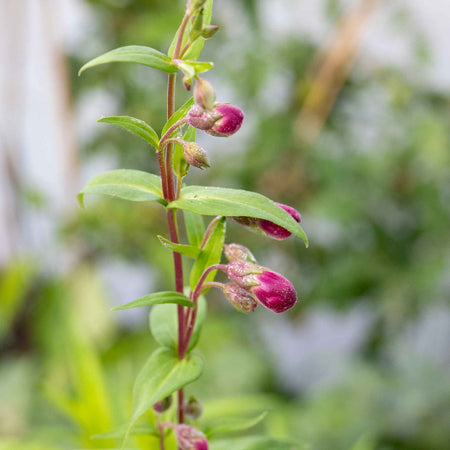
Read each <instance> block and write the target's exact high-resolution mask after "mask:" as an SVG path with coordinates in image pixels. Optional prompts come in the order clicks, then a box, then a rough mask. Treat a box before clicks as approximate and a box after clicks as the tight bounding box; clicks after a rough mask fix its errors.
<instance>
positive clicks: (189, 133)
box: [183, 125, 197, 142]
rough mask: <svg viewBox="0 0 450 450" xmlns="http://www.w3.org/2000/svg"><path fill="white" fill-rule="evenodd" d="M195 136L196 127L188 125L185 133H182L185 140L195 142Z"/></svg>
mask: <svg viewBox="0 0 450 450" xmlns="http://www.w3.org/2000/svg"><path fill="white" fill-rule="evenodd" d="M196 136H197V128H194V127H191V126H190V125H189V126H188V128H187V130H186V133H184V136H183V140H185V141H186V142H195V137H196Z"/></svg>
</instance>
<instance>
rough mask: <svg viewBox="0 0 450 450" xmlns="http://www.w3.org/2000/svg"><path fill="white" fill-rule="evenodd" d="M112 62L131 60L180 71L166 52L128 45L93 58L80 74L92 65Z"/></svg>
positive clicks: (169, 70)
mask: <svg viewBox="0 0 450 450" xmlns="http://www.w3.org/2000/svg"><path fill="white" fill-rule="evenodd" d="M112 62H131V63H136V64H143V65H144V66H149V67H153V68H154V69H158V70H162V71H163V72H167V73H177V72H178V68H177V67H176V66H175V65H173V64H172V63H171V60H170V58H169V57H168V56H167V55H165V54H164V53H161V52H159V51H158V50H155V49H154V48H151V47H144V46H141V45H130V46H128V47H120V48H116V49H115V50H111V51H110V52H107V53H104V54H103V55H101V56H98V57H97V58H94V59H92V60H91V61H89V62H88V63H86V64H85V65H84V66H83V67H82V68H81V69H80V71H79V72H78V75H81V73H82V72H84V71H85V70H86V69H89V68H91V67H95V66H99V65H100V64H108V63H112Z"/></svg>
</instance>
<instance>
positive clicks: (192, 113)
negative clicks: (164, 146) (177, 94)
mask: <svg viewBox="0 0 450 450" xmlns="http://www.w3.org/2000/svg"><path fill="white" fill-rule="evenodd" d="M219 117H220V116H219ZM217 119H218V117H216V116H214V115H213V114H212V113H210V112H208V111H205V110H204V109H203V108H202V107H201V106H199V105H194V106H193V107H192V108H191V109H190V110H189V112H188V115H187V122H188V124H189V125H191V126H193V127H194V128H198V129H199V130H209V129H210V128H211V127H212V126H213V125H214V123H215V122H216V120H217Z"/></svg>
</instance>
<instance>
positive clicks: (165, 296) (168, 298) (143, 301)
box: [111, 291, 194, 311]
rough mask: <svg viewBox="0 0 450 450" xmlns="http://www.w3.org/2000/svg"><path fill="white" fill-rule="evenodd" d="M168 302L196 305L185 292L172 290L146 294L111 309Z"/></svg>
mask: <svg viewBox="0 0 450 450" xmlns="http://www.w3.org/2000/svg"><path fill="white" fill-rule="evenodd" d="M166 304H177V305H181V306H189V307H192V306H194V303H192V302H191V301H190V300H189V299H188V298H187V297H186V296H185V295H184V294H180V293H179V292H172V291H163V292H155V293H154V294H148V295H144V296H143V297H141V298H138V299H137V300H134V301H132V302H130V303H127V304H125V305H122V306H117V307H115V308H112V310H111V311H120V310H123V309H132V308H138V307H140V306H151V305H166Z"/></svg>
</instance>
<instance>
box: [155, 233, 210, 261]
mask: <svg viewBox="0 0 450 450" xmlns="http://www.w3.org/2000/svg"><path fill="white" fill-rule="evenodd" d="M158 239H159V240H160V242H161V244H162V245H163V246H164V247H166V248H168V249H169V250H171V251H173V252H177V253H180V255H183V256H187V257H188V258H194V259H197V257H198V255H199V254H200V253H201V249H200V248H199V247H195V246H193V245H186V244H174V243H173V242H171V241H169V240H168V239H166V238H164V237H162V236H158Z"/></svg>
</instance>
